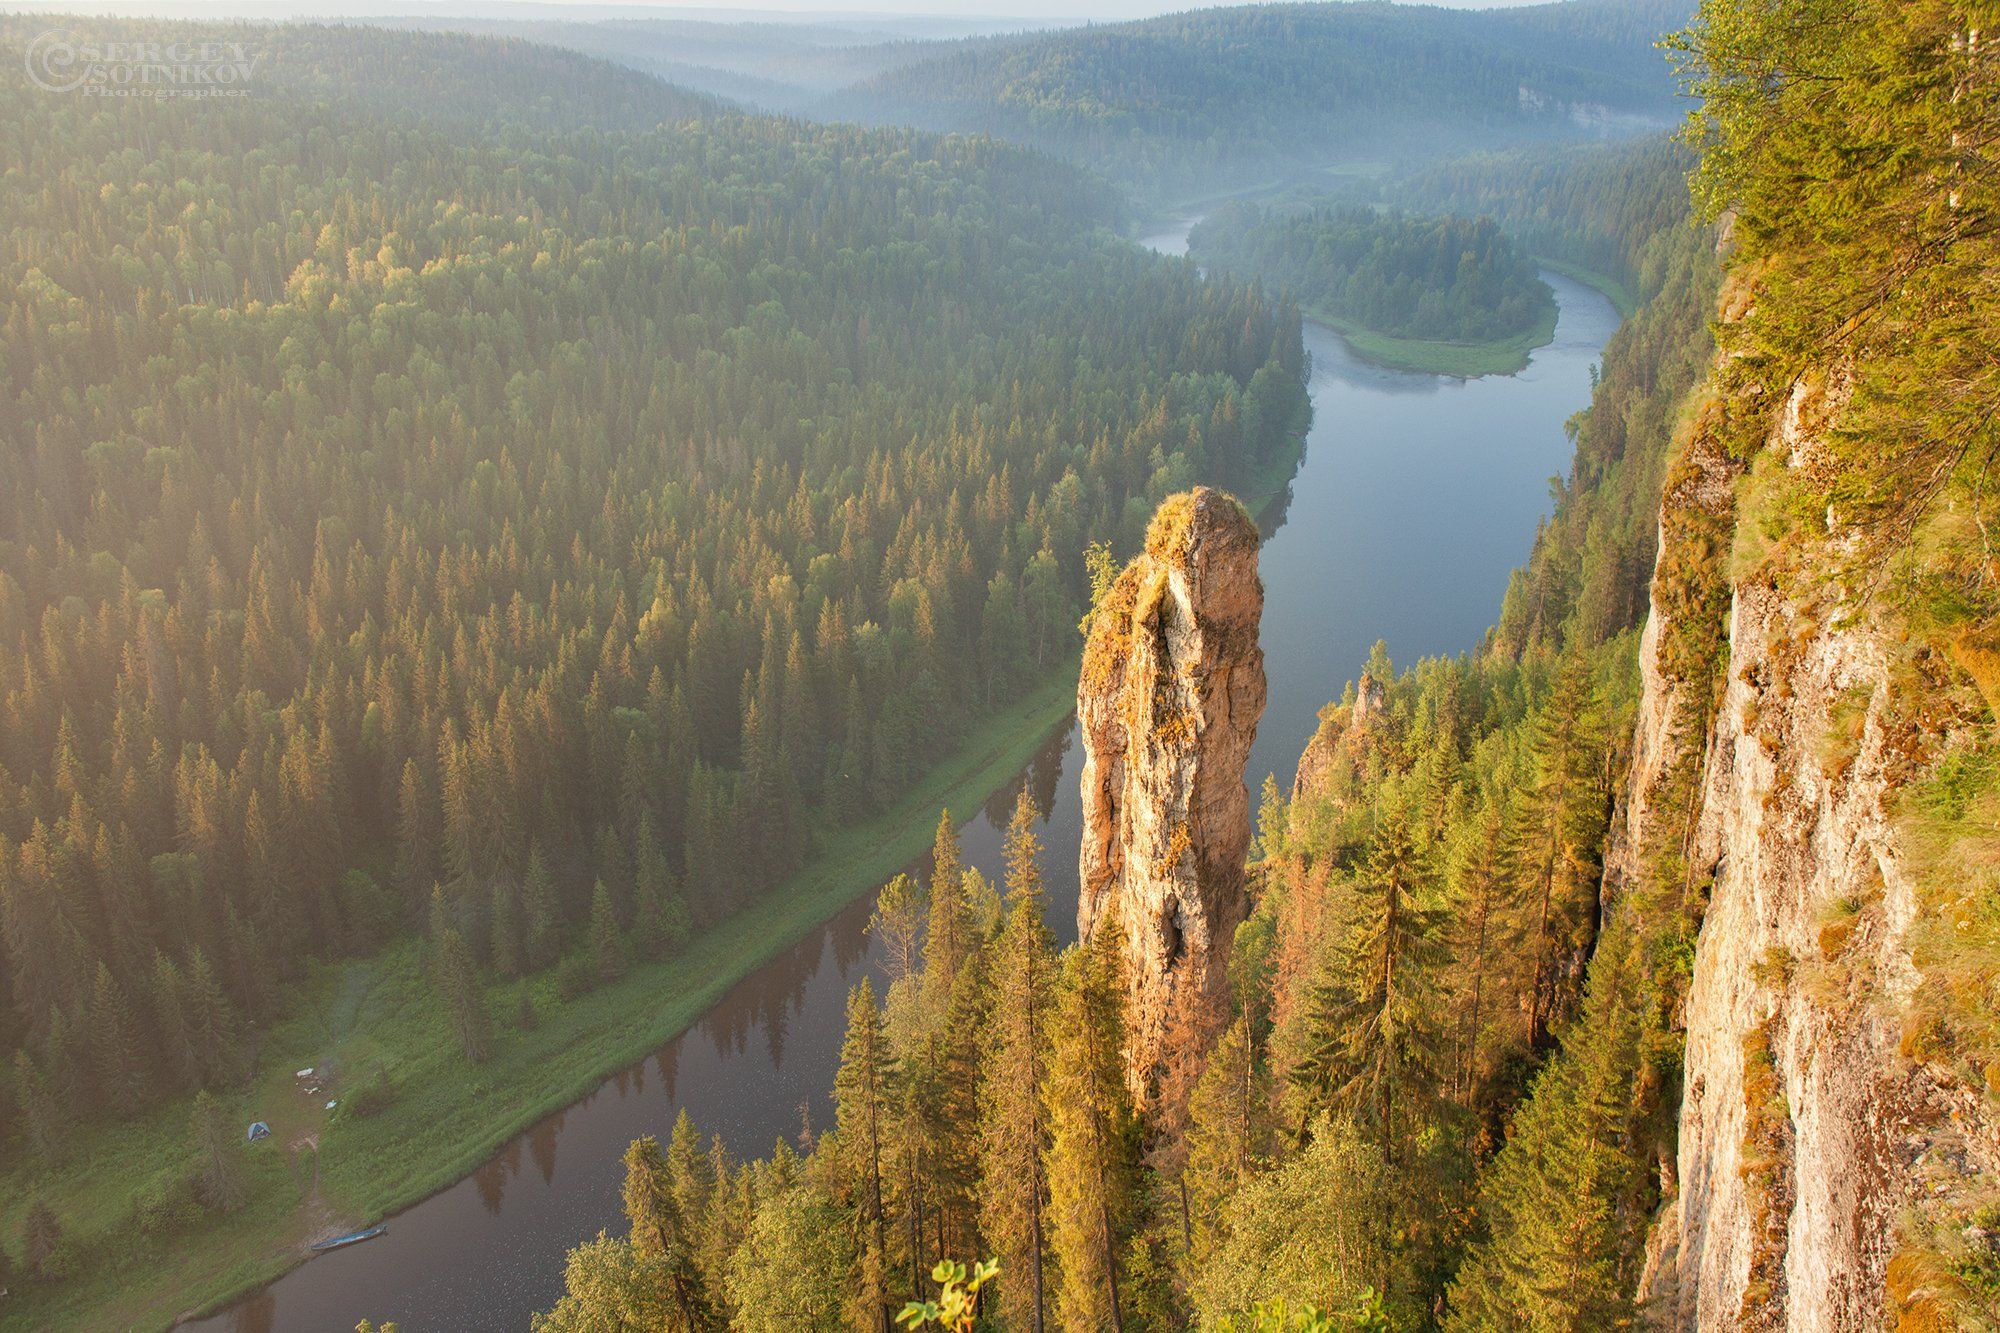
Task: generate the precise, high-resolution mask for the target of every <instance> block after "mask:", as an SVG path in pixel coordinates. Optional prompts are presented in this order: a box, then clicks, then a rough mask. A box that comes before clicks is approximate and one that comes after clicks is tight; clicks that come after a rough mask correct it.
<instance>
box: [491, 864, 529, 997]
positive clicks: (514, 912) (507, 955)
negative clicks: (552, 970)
mask: <svg viewBox="0 0 2000 1333" xmlns="http://www.w3.org/2000/svg"><path fill="white" fill-rule="evenodd" d="M520 893H521V891H520V889H519V887H518V886H516V885H515V883H514V881H513V880H512V879H511V878H509V877H508V876H506V875H502V876H500V877H499V878H497V879H495V880H494V881H493V888H492V906H491V909H490V911H489V913H488V924H487V928H486V939H487V946H488V948H489V949H490V950H491V953H492V960H493V974H494V975H495V976H497V977H499V978H500V979H501V980H502V981H512V980H513V979H514V978H515V977H518V976H520V975H521V904H520Z"/></svg>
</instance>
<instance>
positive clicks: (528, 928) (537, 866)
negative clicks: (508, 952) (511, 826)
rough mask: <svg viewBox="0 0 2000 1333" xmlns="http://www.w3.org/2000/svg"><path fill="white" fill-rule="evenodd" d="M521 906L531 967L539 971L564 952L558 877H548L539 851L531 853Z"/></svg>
mask: <svg viewBox="0 0 2000 1333" xmlns="http://www.w3.org/2000/svg"><path fill="white" fill-rule="evenodd" d="M521 903H522V917H523V926H524V929H525V939H524V944H525V947H526V954H527V961H528V966H530V967H532V968H535V969H536V970H537V971H539V970H540V969H542V968H545V967H547V966H548V965H549V964H550V963H553V962H554V961H555V960H556V955H557V954H559V953H561V952H562V934H561V930H562V926H561V921H562V907H561V904H560V903H559V902H558V901H557V899H556V881H555V877H554V876H553V875H551V874H550V873H549V868H548V864H547V862H545V861H543V859H542V853H541V851H540V850H539V849H536V850H533V851H530V852H529V853H528V872H527V876H526V878H525V879H523V881H522V884H521Z"/></svg>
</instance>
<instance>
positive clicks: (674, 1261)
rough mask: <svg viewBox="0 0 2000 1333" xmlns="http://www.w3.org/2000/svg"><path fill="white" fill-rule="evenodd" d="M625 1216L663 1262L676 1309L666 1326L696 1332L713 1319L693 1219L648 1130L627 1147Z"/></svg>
mask: <svg viewBox="0 0 2000 1333" xmlns="http://www.w3.org/2000/svg"><path fill="white" fill-rule="evenodd" d="M624 1202H625V1218H626V1221H627V1222H629V1223H630V1224H631V1228H632V1232H631V1235H632V1248H633V1249H634V1250H635V1251H637V1252H638V1254H639V1255H641V1256H642V1257H644V1258H648V1259H654V1260H657V1261H659V1265H660V1270H661V1272H662V1273H663V1274H664V1280H665V1283H666V1287H667V1296H668V1308H669V1309H670V1310H671V1312H672V1316H671V1319H670V1320H669V1322H668V1323H667V1325H666V1327H667V1328H668V1329H671V1330H673V1333H694V1331H695V1330H698V1329H703V1328H707V1327H708V1326H709V1325H710V1323H711V1320H712V1316H711V1314H710V1311H709V1301H708V1294H707V1291H706V1289H705V1287H704V1285H703V1283H702V1277H701V1273H700V1271H699V1270H698V1269H697V1268H696V1267H695V1261H694V1253H693V1245H692V1243H691V1241H690V1236H689V1228H688V1220H687V1219H686V1218H684V1217H682V1216H681V1211H680V1204H679V1202H678V1201H677V1200H676V1199H675V1197H674V1191H673V1178H672V1173H671V1172H670V1171H669V1169H668V1166H667V1160H666V1157H665V1156H664V1155H663V1154H662V1153H661V1152H660V1141H659V1140H658V1139H656V1138H654V1137H653V1136H652V1135H650V1134H648V1135H647V1136H645V1137H644V1138H641V1139H636V1140H634V1141H633V1143H632V1145H631V1146H630V1147H629V1148H627V1149H626V1150H625V1187H624Z"/></svg>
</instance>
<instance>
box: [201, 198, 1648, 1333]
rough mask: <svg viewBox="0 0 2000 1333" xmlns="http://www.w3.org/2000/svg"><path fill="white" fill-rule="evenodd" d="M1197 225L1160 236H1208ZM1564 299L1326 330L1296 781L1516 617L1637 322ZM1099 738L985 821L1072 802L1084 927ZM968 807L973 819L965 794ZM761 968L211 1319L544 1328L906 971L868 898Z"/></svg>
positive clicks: (1289, 723)
mask: <svg viewBox="0 0 2000 1333" xmlns="http://www.w3.org/2000/svg"><path fill="white" fill-rule="evenodd" d="M1190 223H1191V220H1182V221H1179V222H1176V223H1174V224H1173V225H1171V226H1164V227H1163V229H1162V230H1160V231H1158V232H1157V233H1155V234H1154V235H1151V236H1148V237H1146V238H1145V240H1144V244H1147V245H1149V246H1151V247H1152V248H1154V249H1156V250H1160V251H1163V252H1166V253H1170V254H1180V253H1184V252H1185V249H1186V236H1187V229H1188V226H1189V225H1190ZM1544 276H1545V277H1546V278H1547V280H1548V282H1549V284H1550V285H1551V286H1552V287H1554V288H1555V292H1556V298H1557V300H1558V302H1559V303H1560V305H1561V308H1562V318H1561V321H1560V323H1559V324H1558V325H1557V328H1556V337H1555V341H1554V342H1553V343H1551V344H1550V345H1549V346H1547V347H1544V348H1542V349H1541V350H1539V351H1537V352H1536V353H1535V354H1534V359H1533V361H1532V362H1531V363H1530V364H1529V366H1528V367H1527V369H1525V370H1523V371H1522V372H1521V373H1520V374H1518V375H1511V376H1504V377H1502V376H1494V377H1488V378H1485V379H1479V380H1469V381H1468V380H1454V379H1448V378H1441V377H1438V376H1433V375H1421V374H1410V373H1407V372H1403V371H1395V370H1385V369H1382V368H1379V367H1376V366H1371V365H1369V364H1367V363H1365V362H1362V361H1360V360H1359V359H1357V358H1356V357H1355V356H1354V355H1353V354H1351V353H1350V352H1349V351H1348V350H1347V348H1346V345H1345V344H1344V343H1343V342H1342V341H1341V340H1340V338H1339V337H1338V336H1337V335H1335V334H1333V333H1332V332H1330V331H1328V330H1326V329H1324V328H1320V327H1318V326H1316V325H1308V326H1307V329H1306V346H1307V350H1308V351H1310V352H1311V354H1312V360H1313V374H1312V386H1311V388H1312V400H1313V413H1314V416H1313V427H1312V432H1311V434H1310V436H1309V437H1308V439H1307V443H1306V454H1305V460H1304V463H1303V465H1302V466H1301V468H1300V470H1299V472H1298V474H1297V476H1296V477H1295V478H1294V480H1293V482H1292V485H1291V488H1290V494H1289V496H1288V497H1286V496H1281V497H1278V503H1276V504H1275V505H1274V506H1273V507H1272V509H1271V511H1270V512H1269V513H1267V515H1266V524H1265V532H1266V541H1265V544H1264V550H1263V556H1262V562H1261V568H1262V573H1263V578H1264V590H1265V602H1264V623H1263V630H1262V638H1263V645H1264V663H1265V670H1266V672H1267V674H1268V676H1269V679H1270V702H1269V705H1268V706H1267V708H1266V710H1265V713H1264V719H1263V723H1262V725H1261V727H1260V728H1259V730H1258V735H1257V743H1256V746H1255V748H1254V749H1253V750H1252V751H1251V757H1250V769H1249V779H1248V780H1249V783H1250V786H1251V789H1252V793H1253V795H1254V793H1255V790H1256V788H1257V786H1258V784H1259V783H1261V782H1262V780H1263V776H1264V775H1265V774H1266V773H1275V774H1277V775H1278V777H1279V780H1280V782H1281V783H1283V784H1284V785H1286V786H1287V787H1289V785H1290V781H1291V774H1292V770H1293V769H1294V768H1295V767H1296V765H1297V763H1298V758H1299V754H1300V752H1301V751H1302V750H1303V749H1304V748H1305V744H1306V742H1307V741H1308V740H1309V739H1310V738H1311V736H1312V732H1313V728H1314V726H1315V725H1316V719H1317V713H1318V710H1319V709H1320V708H1321V707H1322V706H1323V705H1324V704H1326V703H1327V701H1329V700H1330V699H1335V698H1338V697H1339V695H1340V692H1341V690H1342V688H1343V687H1344V685H1345V684H1346V682H1348V681H1349V680H1351V679H1353V678H1354V677H1355V676H1356V675H1357V674H1358V673H1359V671H1360V669H1361V665H1362V663H1363V661H1365V660H1366V658H1367V656H1368V650H1369V647H1370V645H1372V644H1373V643H1374V642H1375V640H1376V639H1378V638H1379V639H1383V640H1386V641H1387V643H1388V645H1389V649H1390V652H1391V653H1392V654H1393V655H1394V656H1395V658H1396V660H1397V661H1398V662H1405V663H1406V662H1409V661H1413V660H1415V659H1416V658H1418V657H1422V656H1430V655H1434V654H1451V653H1459V652H1463V651H1466V650H1468V649H1471V648H1473V647H1475V646H1477V644H1478V643H1479V640H1480V637H1481V635H1482V634H1483V633H1484V632H1485V630H1486V627H1487V626H1488V625H1490V624H1492V622H1493V620H1494V619H1495V617H1496V616H1497V614H1498V612H1499V608H1500V598H1501V594H1502V593H1503V592H1504V591H1505V590H1506V587H1507V579H1508V574H1509V572H1510V571H1511V570H1512V569H1513V568H1514V567H1515V566H1517V565H1519V564H1520V563H1521V562H1522V561H1523V560H1524V559H1526V557H1527V555H1528V549H1529V544H1530V542H1531V541H1532V539H1533V535H1534V530H1535V524H1536V520H1537V519H1538V518H1540V517H1542V516H1543V515H1545V514H1546V513H1547V512H1548V511H1549V507H1550V492H1549V479H1550V478H1551V477H1552V476H1553V475H1555V474H1557V473H1561V472H1563V471H1565V470H1566V469H1567V468H1568V465H1569V457H1570V444H1569V441H1568V438H1567V436H1566V435H1565V434H1564V430H1563V422H1564V421H1565V419H1566V418H1568V416H1569V415H1570V414H1571V413H1573V412H1575V411H1576V410H1577V409H1578V408H1580V407H1582V406H1584V404H1585V403H1586V402H1587V401H1588V398H1589V393H1590V371H1591V368H1592V366H1593V365H1594V364H1595V363H1596V361H1597V358H1598V356H1599V354H1600V353H1601V352H1602V350H1603V347H1604V343H1605V341H1606V340H1607V339H1608V338H1609V337H1610V336H1611V333H1612V331H1613V330H1614V329H1615V328H1616V327H1617V313H1616V311H1615V310H1614V309H1613V308H1612V306H1611V303H1610V302H1609V301H1607V300H1606V299H1605V298H1604V297H1603V296H1601V295H1600V294H1598V293H1597V292H1595V291H1592V290H1591V289H1589V288H1587V287H1584V286H1582V285H1581V284H1578V283H1575V282H1572V281H1570V280H1569V279H1567V278H1563V277H1559V276H1557V275H1554V274H1545V275H1544ZM1079 765H1080V755H1079V754H1078V752H1077V748H1076V745H1075V741H1074V736H1073V726H1072V725H1071V724H1069V723H1065V724H1064V725H1063V726H1061V727H1060V728H1058V729H1057V731H1056V732H1055V734H1053V735H1052V736H1050V738H1049V740H1048V743H1047V744H1046V745H1045V746H1044V747H1043V749H1042V751H1041V752H1040V753H1039V754H1038V755H1037V756H1036V758H1035V760H1034V761H1033V762H1032V763H1031V764H1030V765H1029V767H1028V768H1027V769H1026V770H1025V771H1024V772H1023V773H1021V774H1020V775H1018V776H1017V777H1016V778H1015V779H1014V781H1013V782H1012V783H1011V784H1010V785H1009V786H1008V788H1007V789H1006V790H1004V791H1002V792H1000V793H998V794H996V795H995V796H994V797H993V799H992V800H990V801H989V802H988V803H987V805H986V807H985V808H984V809H983V810H981V811H978V812H976V816H975V817H974V818H973V819H972V820H971V822H970V823H969V824H968V825H967V826H966V828H965V830H964V839H965V848H966V856H967V860H968V861H969V862H970V863H971V864H974V865H977V866H979V867H980V869H981V870H982V871H984V872H985V873H986V874H987V875H988V876H989V877H991V878H993V879H994V880H995V881H996V882H997V881H998V880H999V878H1000V869H1001V867H1000V836H1001V831H1002V829H1004V827H1005V825H1006V821H1007V815H1008V813H1009V812H1010V811H1011V809H1012V808H1013V804H1014V798H1015V795H1016V793H1017V792H1018V791H1019V789H1020V786H1021V784H1022V783H1023V782H1026V783H1028V784H1029V785H1030V786H1031V787H1032V789H1033V791H1034V795H1035V799H1036V801H1037V802H1038V803H1039V804H1040V805H1041V807H1042V808H1043V809H1044V810H1046V811H1048V814H1047V817H1046V819H1045V821H1044V824H1043V827H1042V830H1041V833H1042V837H1043V839H1044V841H1045V843H1046V845H1047V869H1048V882H1049V890H1050V892H1049V913H1050V922H1051V924H1052V925H1053V926H1054V927H1055V928H1056V930H1057V933H1058V934H1059V936H1060V937H1061V938H1063V939H1069V938H1072V937H1073V936H1074V935H1075V912H1076V879H1077V873H1076V863H1077V849H1078V846H1079V842H1080V839H1081V810H1080V801H1081V798H1080V795H1079V792H1078V784H1077V773H1078V768H1079ZM959 813H961V814H974V812H969V811H962V812H959ZM871 887H872V886H869V885H861V884H857V885H856V886H855V890H856V892H857V893H859V894H862V895H863V896H862V897H860V898H859V899H857V901H856V902H855V903H854V904H853V905H852V906H851V907H849V908H848V909H847V910H845V911H844V912H842V913H841V914H840V915H839V916H837V917H836V918H834V919H833V920H832V921H831V922H829V923H827V924H826V925H825V926H823V927H821V928H820V929H819V930H818V931H816V932H814V933H813V934H812V935H811V936H809V937H808V938H806V939H805V940H803V941H801V942H800V943H799V944H797V945H796V946H794V947H793V948H792V949H790V950H788V951H787V952H786V953H784V954H782V955H780V956H779V957H778V958H776V959H774V960H772V961H771V962H770V963H768V964H766V965H765V966H764V967H763V968H760V969H759V970H758V971H757V972H755V973H753V974H752V975H750V976H748V977H746V978H745V979H744V980H743V981H742V982H741V983H739V984H738V985H737V986H736V987H735V988H734V989H733V990H732V991H730V993H729V994H728V995H727V996H726V997H725V998H724V999H723V1000H722V1001H721V1002H720V1003H719V1004H717V1005H716V1007H715V1008H714V1009H712V1010H710V1011H709V1013H708V1014H707V1015H706V1016H704V1017H703V1018H702V1020H701V1021H700V1022H699V1023H698V1024H696V1026H695V1027H694V1028H692V1029H690V1030H689V1031H688V1032H686V1033H684V1034H682V1035H681V1036H679V1037H677V1038H675V1039H674V1040H672V1041H670V1042H668V1043H667V1044H666V1045H665V1046H663V1047H661V1048H660V1050H659V1051H658V1052H657V1053H655V1054H654V1055H653V1056H652V1058H650V1059H648V1060H647V1061H645V1062H644V1063H643V1064H639V1065H635V1066H633V1067H631V1068H630V1069H627V1070H624V1071H623V1072H621V1073H619V1074H616V1075H614V1076H613V1077H611V1078H609V1079H607V1080H605V1082H604V1084H603V1085H602V1086H600V1087H599V1088H598V1089H597V1090H596V1091H595V1092H593V1093H591V1094H590V1095H589V1096H587V1097H585V1098H584V1099H583V1100H581V1101H579V1102H576V1103H574V1104H573V1105H571V1106H569V1107H567V1108H565V1109H564V1110H561V1111H558V1112H556V1113H555V1114H553V1115H551V1116H549V1117H548V1118H547V1119H545V1120H543V1121H542V1122H541V1123H539V1124H537V1125H536V1126H535V1127H534V1128H532V1129H530V1130H528V1131H527V1132H526V1133H524V1134H522V1135H520V1136H519V1137H517V1138H516V1139H514V1140H513V1141H512V1142H510V1143H509V1144H508V1145H507V1146H506V1147H505V1148H503V1149H502V1150H501V1151H500V1153H499V1154H498V1155H497V1156H495V1157H494V1158H493V1159H492V1160H491V1161H489V1162H488V1163H487V1164H486V1165H485V1166H483V1167H481V1168H480V1169H479V1170H478V1171H477V1172H475V1173H474V1174H473V1175H472V1176H470V1177H468V1178H467V1179H465V1180H463V1181H461V1182H459V1183H458V1184H457V1185H454V1186H452V1187H450V1188H449V1189H446V1190H444V1191H443V1192H442V1193H440V1194H437V1195H434V1196H432V1197H431V1198H429V1199H427V1200H425V1201H424V1202H422V1203H420V1204H417V1205H416V1206H414V1207H412V1208H410V1209H408V1210H407V1211H405V1212H403V1213H401V1214H398V1215H397V1216H395V1217H394V1218H392V1219H390V1225H389V1233H388V1235H386V1236H385V1237H383V1238H382V1239H379V1240H375V1241H370V1242H368V1243H366V1244H363V1245H358V1246H355V1247H353V1248H352V1249H348V1250H341V1251H336V1252H334V1253H331V1254H327V1255H323V1256H321V1257H319V1258H316V1259H314V1260H313V1261H311V1262H310V1263H307V1264H305V1265H304V1266H302V1267H300V1268H298V1269H295V1270H294V1271H292V1272H291V1273H289V1274H287V1275H286V1276H285V1277H283V1278H280V1279H279V1280H278V1281H277V1282H275V1283H273V1284H272V1285H271V1286H269V1287H267V1288H265V1289H264V1290H263V1291H261V1292H259V1293H257V1294H256V1295H254V1296H252V1297H249V1298H248V1299H246V1300H245V1301H243V1302H242V1303H240V1304H238V1305H236V1306H233V1307H231V1308H230V1309H229V1310H226V1311H224V1312H223V1313H222V1314H220V1315H217V1316H216V1317H214V1318H212V1319H209V1320H204V1321H202V1322H201V1323H200V1324H199V1325H197V1327H201V1328H205V1329H212V1330H228V1331H229V1333H267V1331H276V1330H281V1331H282V1333H347V1331H348V1330H351V1329H352V1328H353V1327H354V1324H355V1321H356V1320H357V1319H360V1318H361V1317H363V1316H366V1317H368V1318H371V1319H375V1320H377V1321H380V1320H385V1319H394V1320H399V1321H401V1323H402V1325H403V1328H404V1330H405V1331H406V1333H433V1330H447V1329H448V1330H459V1329H464V1330H486V1329H520V1328H525V1327H526V1326H527V1324H528V1319H529V1316H530V1315H531V1314H532V1313H533V1312H534V1311H536V1310H545V1309H547V1308H548V1307H549V1306H551V1305H552V1304H554V1303H555V1301H556V1299H557V1298H558V1297H560V1296H561V1294H562V1268H563V1257H564V1254H565V1252H566V1251H567V1250H568V1249H569V1248H570V1247H571V1246H572V1245H575V1244H576V1243H578V1242H579V1241H582V1240H586V1239H589V1238H590V1237H592V1236H595V1235H596V1234H597V1232H598V1231H599V1230H600V1229H607V1228H608V1229H613V1230H616V1229H619V1228H621V1227H622V1225H623V1217H622V1214H621V1212H620V1205H619V1185H620V1182H621V1180H622V1178H623V1167H622V1162H621V1158H622V1156H623V1154H624V1151H625V1147H626V1145H627V1144H628V1143H630V1142H631V1141H632V1140H633V1139H634V1138H636V1137H638V1136H640V1135H642V1134H655V1135H658V1136H659V1137H660V1138H661V1140H662V1141H664V1140H665V1139H666V1137H667V1135H668V1133H669V1131H670V1130H671V1128H672V1125H673V1122H674V1117H675V1116H676V1115H677V1114H678V1113H679V1112H680V1110H681V1109H683V1108H685V1109H686V1110H687V1111H688V1112H689V1113H690V1114H691V1115H692V1116H693V1117H694V1119H695V1121H696V1123H697V1124H699V1125H700V1126H701V1128H702V1129H703V1130H704V1131H708V1132H720V1133H721V1134H722V1135H723V1136H724V1138H725V1139H726V1140H727V1141H728V1143H729V1144H730V1146H731V1148H732V1149H733V1150H734V1151H735V1152H736V1153H738V1154H739V1155H760V1154H763V1153H765V1152H768V1151H769V1150H770V1148H771V1146H772V1145H773V1143H774V1142H775V1141H776V1140H777V1138H778V1137H779V1136H781V1135H784V1136H794V1135H796V1134H797V1132H798V1130H799V1128H800V1126H801V1124H802V1123H803V1122H804V1121H805V1120H807V1119H810V1121H811V1122H812V1123H813V1124H814V1125H816V1126H824V1125H827V1124H829V1123H831V1120H832V1109H831V1102H830V1100H829V1092H830V1089H831V1087H832V1085H833V1072H834V1067H835V1065H836V1063H837V1062H838V1057H839V1052H840V1042H841V1036H842V1029H843V1027H844V1024H845V1013H844V1005H845V999H846V996H847V992H848V990H849V988H850V987H852V986H854V985H856V984H858V983H859V981H860V980H861V978H862V977H863V976H864V975H867V976H873V977H875V979H876V984H877V986H878V988H879V987H880V986H881V985H882V960H881V958H880V956H879V953H878V951H876V950H874V949H873V948H872V947H871V945H870V941H869V939H868V936H867V932H866V924H867V920H868V915H869V906H870V903H869V898H868V896H867V891H868V890H869V889H870V888H871Z"/></svg>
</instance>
